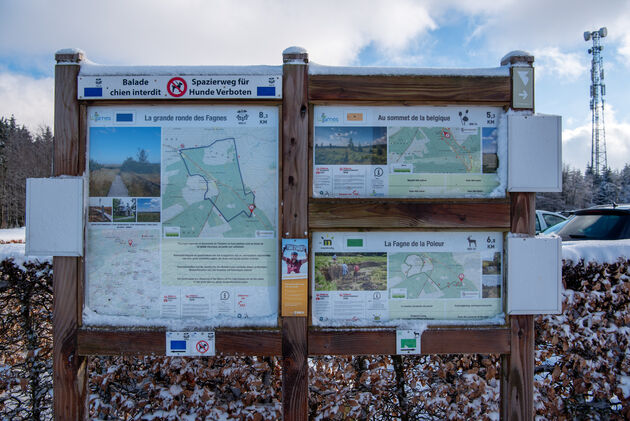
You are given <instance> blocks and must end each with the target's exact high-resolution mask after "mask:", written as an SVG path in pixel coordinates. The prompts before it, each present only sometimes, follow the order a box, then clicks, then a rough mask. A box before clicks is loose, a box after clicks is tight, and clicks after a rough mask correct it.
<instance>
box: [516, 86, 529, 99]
mask: <svg viewBox="0 0 630 421" xmlns="http://www.w3.org/2000/svg"><path fill="white" fill-rule="evenodd" d="M518 96H520V97H521V99H522V100H523V101H524V100H526V99H527V97H528V95H527V92H526V91H525V90H524V89H523V92H521V93H519V94H518Z"/></svg>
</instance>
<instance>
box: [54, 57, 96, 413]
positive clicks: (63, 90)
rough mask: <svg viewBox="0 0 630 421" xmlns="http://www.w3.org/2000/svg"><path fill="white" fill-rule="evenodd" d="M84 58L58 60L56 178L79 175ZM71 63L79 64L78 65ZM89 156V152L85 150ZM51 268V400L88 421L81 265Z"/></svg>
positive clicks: (65, 260) (61, 262)
mask: <svg viewBox="0 0 630 421" xmlns="http://www.w3.org/2000/svg"><path fill="white" fill-rule="evenodd" d="M81 56H82V55H80V54H75V55H71V56H66V55H59V56H57V57H56V59H57V60H58V61H59V62H62V61H63V62H65V64H58V65H57V66H56V67H55V133H54V134H55V143H54V154H53V155H54V162H53V165H54V174H55V175H56V176H58V175H81V174H82V173H83V170H84V165H85V158H84V157H82V156H81V153H82V152H81V143H80V128H79V126H80V122H79V121H80V109H79V103H78V101H77V75H78V72H79V66H78V61H79V60H80V59H81ZM72 60H76V61H75V62H74V64H73V63H72ZM83 150H85V149H83ZM53 266H54V268H55V270H54V273H53V394H54V398H53V400H54V403H53V408H54V418H55V419H56V420H84V419H87V414H88V410H87V359H86V358H85V357H82V356H80V355H79V354H78V353H77V330H78V327H79V323H80V314H81V310H82V309H81V308H80V303H82V301H83V300H82V297H79V294H80V291H82V287H80V285H79V284H80V282H81V279H82V272H83V261H82V259H81V258H77V257H54V258H53Z"/></svg>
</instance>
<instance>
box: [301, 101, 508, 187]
mask: <svg viewBox="0 0 630 421" xmlns="http://www.w3.org/2000/svg"><path fill="white" fill-rule="evenodd" d="M503 115H504V113H503V110H502V109H501V108H500V107H479V106H466V107H463V106H458V107H454V106H448V107H425V106H422V107H420V106H418V107H355V106H316V107H315V108H314V130H313V197H319V198H322V197H332V198H361V197H400V198H405V197H504V196H505V191H506V181H505V180H506V175H505V174H506V165H505V161H506V160H507V159H506V158H505V157H506V156H507V152H506V151H507V140H506V139H507V131H506V130H505V127H504V126H505V125H501V124H500V122H501V121H503V120H504V119H503Z"/></svg>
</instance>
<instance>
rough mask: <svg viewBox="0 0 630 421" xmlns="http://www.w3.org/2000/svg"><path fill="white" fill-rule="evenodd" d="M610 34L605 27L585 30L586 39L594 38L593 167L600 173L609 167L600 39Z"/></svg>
mask: <svg viewBox="0 0 630 421" xmlns="http://www.w3.org/2000/svg"><path fill="white" fill-rule="evenodd" d="M606 35H608V30H607V29H606V28H605V27H603V28H600V29H599V31H593V32H589V31H586V32H584V41H589V40H591V39H592V40H593V47H591V48H589V49H588V53H589V54H591V55H592V56H593V59H592V60H591V93H590V95H591V114H592V121H593V123H592V129H591V130H592V133H591V139H592V140H591V169H592V171H593V174H595V175H600V174H601V172H603V171H604V170H605V169H606V168H608V159H607V158H606V129H605V127H604V96H605V95H606V85H604V84H603V83H602V81H603V80H604V63H603V58H602V56H601V51H602V50H603V49H604V47H603V46H602V45H601V44H600V40H601V39H602V38H604V37H605V36H606Z"/></svg>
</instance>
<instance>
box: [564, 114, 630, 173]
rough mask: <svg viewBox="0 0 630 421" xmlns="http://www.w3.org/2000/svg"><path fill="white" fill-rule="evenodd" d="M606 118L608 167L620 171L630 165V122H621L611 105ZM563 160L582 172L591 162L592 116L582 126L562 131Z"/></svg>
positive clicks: (588, 116) (585, 118)
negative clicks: (629, 157)
mask: <svg viewBox="0 0 630 421" xmlns="http://www.w3.org/2000/svg"><path fill="white" fill-rule="evenodd" d="M604 117H605V127H606V156H607V159H608V166H609V167H611V168H613V169H618V170H620V169H622V168H623V167H624V165H625V164H626V163H628V156H630V122H628V121H619V120H618V119H617V116H616V114H615V109H614V108H613V107H612V106H610V105H609V106H608V107H607V108H606V110H605V112H604ZM600 147H601V146H600ZM562 160H563V162H564V163H566V164H569V165H570V166H571V167H574V168H580V169H581V170H584V169H585V168H586V165H587V164H589V163H590V162H591V116H590V114H589V115H587V116H585V117H584V120H583V123H582V125H580V126H578V127H575V128H572V129H565V130H563V131H562Z"/></svg>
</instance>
